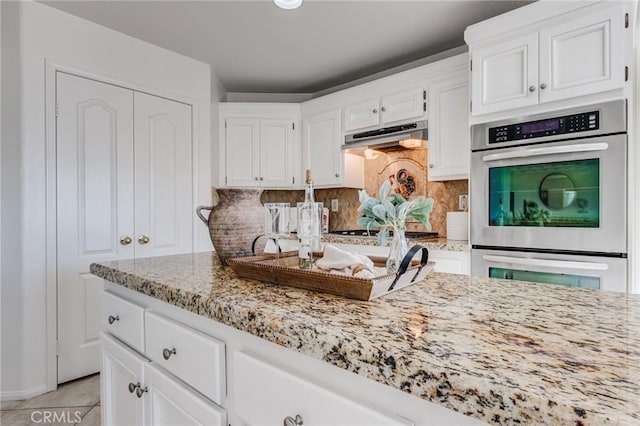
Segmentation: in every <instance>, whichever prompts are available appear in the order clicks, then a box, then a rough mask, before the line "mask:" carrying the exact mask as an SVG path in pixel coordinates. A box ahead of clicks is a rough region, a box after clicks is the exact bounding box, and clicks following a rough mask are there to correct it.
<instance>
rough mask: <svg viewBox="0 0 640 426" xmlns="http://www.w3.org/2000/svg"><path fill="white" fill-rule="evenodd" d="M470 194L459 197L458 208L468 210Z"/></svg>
mask: <svg viewBox="0 0 640 426" xmlns="http://www.w3.org/2000/svg"><path fill="white" fill-rule="evenodd" d="M468 202H469V196H468V195H467V194H463V195H460V196H459V197H458V210H466V209H467V207H468Z"/></svg>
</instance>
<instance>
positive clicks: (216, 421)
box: [144, 364, 227, 426]
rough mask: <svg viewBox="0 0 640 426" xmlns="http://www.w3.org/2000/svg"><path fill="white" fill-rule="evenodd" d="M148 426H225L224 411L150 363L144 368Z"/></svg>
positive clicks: (225, 416)
mask: <svg viewBox="0 0 640 426" xmlns="http://www.w3.org/2000/svg"><path fill="white" fill-rule="evenodd" d="M144 378H145V386H146V387H147V392H148V394H145V396H144V398H145V399H147V401H146V407H147V410H146V415H145V418H146V421H145V424H146V425H149V426H156V425H166V426H188V425H208V426H223V425H226V424H227V423H226V419H227V415H226V412H225V411H224V410H223V409H222V408H220V407H218V406H217V405H215V404H214V403H212V402H211V401H209V400H208V399H206V398H204V397H202V396H201V395H200V394H197V393H196V392H194V391H192V390H190V389H189V388H187V387H186V386H184V385H182V384H180V383H178V382H177V381H176V380H174V379H173V378H171V377H170V376H169V375H167V374H165V373H164V372H162V371H161V370H160V369H159V368H156V367H155V366H154V365H152V364H146V365H145V367H144Z"/></svg>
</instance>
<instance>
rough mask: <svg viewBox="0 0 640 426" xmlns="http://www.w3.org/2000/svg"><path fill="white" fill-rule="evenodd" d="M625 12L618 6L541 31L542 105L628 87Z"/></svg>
mask: <svg viewBox="0 0 640 426" xmlns="http://www.w3.org/2000/svg"><path fill="white" fill-rule="evenodd" d="M623 31H624V10H623V6H622V5H617V6H616V7H612V8H609V9H606V10H603V11H600V12H598V13H595V14H592V15H589V16H585V17H582V18H576V19H571V20H568V21H567V22H565V23H563V24H562V25H558V26H556V27H552V28H549V29H546V30H543V31H541V32H540V86H539V88H540V102H551V101H556V100H559V99H566V98H571V97H575V96H582V95H587V94H591V93H597V92H604V91H607V90H612V89H618V88H621V87H623V86H624V55H623V52H624V49H623V48H622V46H623V45H624V36H623Z"/></svg>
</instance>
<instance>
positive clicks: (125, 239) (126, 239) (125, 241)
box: [120, 235, 133, 246]
mask: <svg viewBox="0 0 640 426" xmlns="http://www.w3.org/2000/svg"><path fill="white" fill-rule="evenodd" d="M132 241H133V240H132V239H131V237H130V236H128V235H125V236H124V237H120V244H122V245H123V246H128V245H129V244H131V242H132Z"/></svg>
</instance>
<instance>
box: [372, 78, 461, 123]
mask: <svg viewBox="0 0 640 426" xmlns="http://www.w3.org/2000/svg"><path fill="white" fill-rule="evenodd" d="M426 97H427V94H426V92H425V90H424V89H423V88H421V87H418V88H415V89H411V90H406V91H403V92H400V93H395V94H393V95H389V96H385V97H383V98H382V105H381V107H380V113H381V114H382V115H381V117H382V124H389V123H393V122H396V121H404V120H409V119H411V118H418V117H420V116H422V115H423V114H425V113H426V111H427V99H426ZM465 111H466V109H465Z"/></svg>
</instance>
